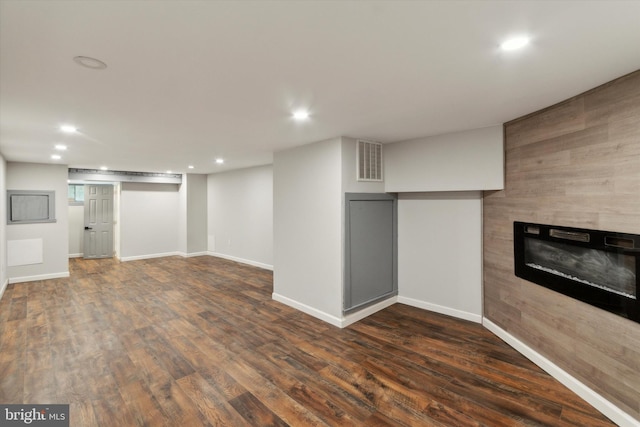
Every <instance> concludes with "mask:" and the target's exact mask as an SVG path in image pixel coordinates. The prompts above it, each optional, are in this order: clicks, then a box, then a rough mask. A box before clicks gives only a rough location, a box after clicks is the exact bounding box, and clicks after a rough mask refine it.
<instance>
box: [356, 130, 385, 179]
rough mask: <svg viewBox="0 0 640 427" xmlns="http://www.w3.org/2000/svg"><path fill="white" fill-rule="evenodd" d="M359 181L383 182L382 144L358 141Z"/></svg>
mask: <svg viewBox="0 0 640 427" xmlns="http://www.w3.org/2000/svg"><path fill="white" fill-rule="evenodd" d="M357 163H358V181H382V144H380V143H379V142H370V141H363V140H361V139H359V140H358V159H357Z"/></svg>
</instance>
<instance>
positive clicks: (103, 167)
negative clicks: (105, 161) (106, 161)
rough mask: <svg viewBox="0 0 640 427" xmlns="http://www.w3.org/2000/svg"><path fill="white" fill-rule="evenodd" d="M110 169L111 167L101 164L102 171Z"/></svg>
mask: <svg viewBox="0 0 640 427" xmlns="http://www.w3.org/2000/svg"><path fill="white" fill-rule="evenodd" d="M108 169H109V168H108V167H106V166H100V170H101V171H106V170H108Z"/></svg>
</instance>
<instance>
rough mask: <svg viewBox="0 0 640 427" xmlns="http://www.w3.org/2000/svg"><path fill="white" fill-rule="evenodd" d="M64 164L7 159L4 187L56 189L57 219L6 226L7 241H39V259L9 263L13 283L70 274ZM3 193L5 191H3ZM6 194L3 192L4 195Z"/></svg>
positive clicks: (65, 169) (8, 188) (9, 273)
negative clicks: (40, 247)
mask: <svg viewBox="0 0 640 427" xmlns="http://www.w3.org/2000/svg"><path fill="white" fill-rule="evenodd" d="M67 177H68V172H67V166H66V165H45V164H36V163H13V162H9V163H7V184H6V185H7V190H46V191H55V210H56V222H54V223H40V224H12V225H7V226H6V236H7V239H6V240H7V242H9V241H20V240H32V239H33V240H41V241H42V260H43V261H42V262H41V263H36V264H30V265H15V266H10V267H8V276H9V280H10V281H11V282H12V283H16V282H24V281H30V280H43V279H47V278H55V277H67V276H68V275H69V259H68V256H67V250H68V248H69V228H68V227H69V223H68V213H69V211H68V206H67ZM5 194H6V193H5ZM5 194H3V195H2V196H3V197H5Z"/></svg>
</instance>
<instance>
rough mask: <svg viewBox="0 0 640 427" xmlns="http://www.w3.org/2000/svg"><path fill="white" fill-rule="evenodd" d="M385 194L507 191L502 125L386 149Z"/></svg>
mask: <svg viewBox="0 0 640 427" xmlns="http://www.w3.org/2000/svg"><path fill="white" fill-rule="evenodd" d="M384 173H385V187H384V188H385V191H387V192H416V191H468V190H471V191H474V190H497V189H502V188H504V149H503V130H502V125H498V126H491V127H487V128H482V129H474V130H470V131H465V132H457V133H450V134H446V135H439V136H430V137H426V138H419V139H414V140H410V141H403V142H396V143H393V144H386V145H385V146H384Z"/></svg>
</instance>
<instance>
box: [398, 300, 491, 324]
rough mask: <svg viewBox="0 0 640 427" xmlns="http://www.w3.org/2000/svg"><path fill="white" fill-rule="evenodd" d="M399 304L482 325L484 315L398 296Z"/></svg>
mask: <svg viewBox="0 0 640 427" xmlns="http://www.w3.org/2000/svg"><path fill="white" fill-rule="evenodd" d="M398 302H399V303H400V304H406V305H410V306H412V307H416V308H421V309H423V310H429V311H434V312H436V313H440V314H446V315H447V316H451V317H457V318H458V319H463V320H469V321H471V322H475V323H482V315H480V314H475V313H469V312H467V311H462V310H458V309H455V308H450V307H445V306H443V305H438V304H433V303H430V302H426V301H422V300H418V299H413V298H407V297H403V296H398Z"/></svg>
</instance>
